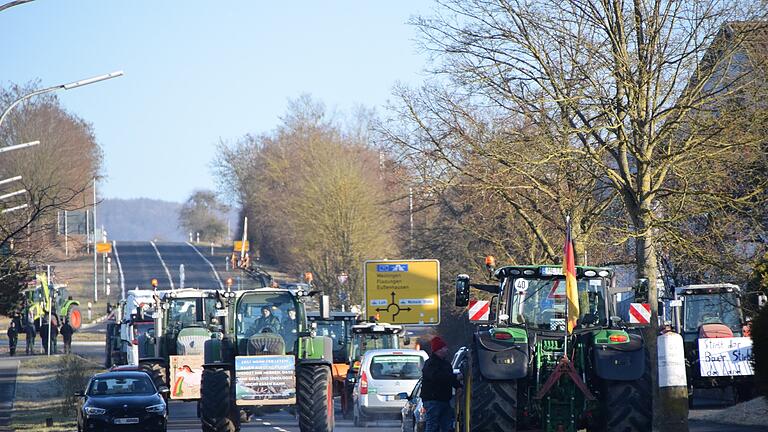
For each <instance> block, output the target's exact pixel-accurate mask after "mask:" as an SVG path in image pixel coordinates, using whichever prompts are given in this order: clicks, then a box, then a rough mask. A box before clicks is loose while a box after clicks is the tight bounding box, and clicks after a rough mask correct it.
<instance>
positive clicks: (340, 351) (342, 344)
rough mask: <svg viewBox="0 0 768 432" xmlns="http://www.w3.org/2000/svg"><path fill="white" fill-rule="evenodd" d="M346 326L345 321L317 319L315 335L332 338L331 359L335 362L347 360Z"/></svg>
mask: <svg viewBox="0 0 768 432" xmlns="http://www.w3.org/2000/svg"><path fill="white" fill-rule="evenodd" d="M348 328H349V326H348V325H347V322H346V321H317V335H318V336H328V337H329V338H331V339H333V361H334V362H336V363H343V362H346V360H347V359H346V356H347V331H348Z"/></svg>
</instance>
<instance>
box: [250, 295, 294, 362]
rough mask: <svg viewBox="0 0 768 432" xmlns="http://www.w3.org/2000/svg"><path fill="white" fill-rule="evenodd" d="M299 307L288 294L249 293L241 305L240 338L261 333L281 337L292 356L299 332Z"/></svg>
mask: <svg viewBox="0 0 768 432" xmlns="http://www.w3.org/2000/svg"><path fill="white" fill-rule="evenodd" d="M297 311H298V309H297V304H296V301H295V300H294V297H293V296H292V295H291V294H290V293H288V292H284V293H280V292H278V293H248V294H244V295H243V297H242V298H241V299H240V301H238V303H237V337H238V338H249V337H251V336H253V335H256V334H260V333H268V334H277V335H280V336H281V337H282V338H283V340H284V341H285V349H286V352H292V350H293V347H294V342H295V341H296V338H297V335H298V331H299V330H300V329H299V322H300V320H299V317H298V315H297Z"/></svg>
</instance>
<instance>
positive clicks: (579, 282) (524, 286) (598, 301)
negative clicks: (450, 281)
mask: <svg viewBox="0 0 768 432" xmlns="http://www.w3.org/2000/svg"><path fill="white" fill-rule="evenodd" d="M576 271H577V274H576V287H577V291H578V302H579V317H578V321H577V325H576V329H577V330H578V329H593V328H595V327H607V326H608V324H609V319H608V318H609V316H608V307H607V305H608V302H607V295H606V293H607V292H608V288H609V285H610V274H611V273H610V271H609V270H608V269H601V268H590V267H577V269H576ZM493 277H494V278H495V279H496V280H498V284H472V283H470V280H469V276H467V275H459V276H458V277H457V280H456V283H457V287H456V289H457V298H456V305H457V306H467V305H468V304H469V292H470V290H469V289H470V288H476V289H479V290H482V291H486V292H489V293H491V294H492V301H491V304H492V305H493V306H492V309H493V311H492V316H493V317H494V320H495V324H497V325H501V326H516V327H522V328H525V329H527V330H529V331H542V332H549V331H558V332H563V331H565V323H566V294H565V277H564V276H563V271H562V268H561V267H560V266H514V267H512V266H508V267H501V268H499V269H496V270H495V271H494V272H493Z"/></svg>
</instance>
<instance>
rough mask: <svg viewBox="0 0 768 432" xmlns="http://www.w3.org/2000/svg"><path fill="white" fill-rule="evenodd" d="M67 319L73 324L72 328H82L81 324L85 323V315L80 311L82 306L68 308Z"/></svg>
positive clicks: (75, 329) (76, 329)
mask: <svg viewBox="0 0 768 432" xmlns="http://www.w3.org/2000/svg"><path fill="white" fill-rule="evenodd" d="M67 320H68V321H69V325H71V326H72V330H74V331H78V330H80V326H81V325H83V315H82V314H81V313H80V308H79V307H77V306H72V307H70V308H69V309H68V310H67Z"/></svg>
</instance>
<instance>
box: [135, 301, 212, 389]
mask: <svg viewBox="0 0 768 432" xmlns="http://www.w3.org/2000/svg"><path fill="white" fill-rule="evenodd" d="M154 302H155V311H160V312H159V313H158V312H156V313H155V320H154V324H153V325H151V328H149V329H148V330H147V331H146V332H142V333H141V334H140V335H139V336H137V337H136V339H137V340H136V342H137V345H139V349H138V352H139V353H152V354H153V355H154V356H152V357H148V356H147V357H140V358H139V365H140V366H141V367H142V368H143V369H145V370H147V372H148V373H150V375H152V378H153V380H154V381H155V384H156V385H157V386H158V387H161V386H166V387H167V388H168V389H169V391H170V395H169V396H170V397H171V398H172V399H181V400H197V399H198V396H197V395H196V394H195V393H194V392H191V393H190V392H189V391H187V392H183V391H182V389H183V387H182V386H180V385H179V384H180V382H171V378H172V375H174V374H173V373H172V372H174V371H172V370H171V368H172V366H173V365H172V363H173V361H172V360H175V358H174V357H178V358H179V359H180V360H179V361H180V363H179V365H186V369H187V370H186V371H185V372H186V376H187V378H188V379H189V380H195V377H194V376H193V375H197V377H196V378H197V380H199V376H200V374H202V362H203V355H204V347H205V344H206V343H207V342H208V341H209V340H210V339H211V335H212V334H213V333H216V332H220V331H221V328H220V323H219V321H218V317H217V315H216V314H217V311H218V309H217V308H216V306H215V305H216V303H217V302H218V298H217V293H216V291H215V290H202V289H195V288H184V289H179V290H171V291H164V292H156V293H155V295H154ZM181 356H184V357H181ZM189 356H192V357H194V356H199V360H198V361H195V359H194V358H190V357H189ZM174 381H180V380H174Z"/></svg>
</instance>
